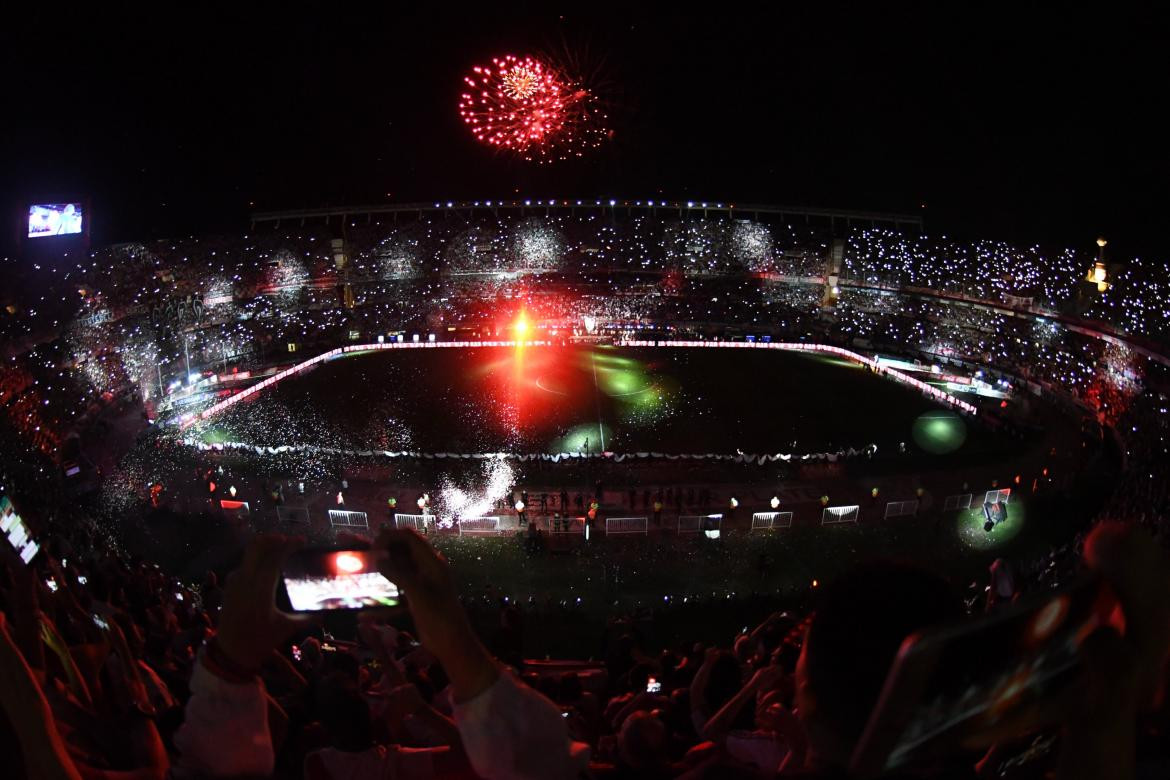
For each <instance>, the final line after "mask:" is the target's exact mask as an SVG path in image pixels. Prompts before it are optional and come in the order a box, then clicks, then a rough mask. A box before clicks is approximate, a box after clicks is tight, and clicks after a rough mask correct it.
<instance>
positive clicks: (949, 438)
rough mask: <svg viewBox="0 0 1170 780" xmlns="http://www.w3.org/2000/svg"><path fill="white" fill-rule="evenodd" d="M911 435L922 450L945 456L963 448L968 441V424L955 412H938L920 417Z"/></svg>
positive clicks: (915, 422)
mask: <svg viewBox="0 0 1170 780" xmlns="http://www.w3.org/2000/svg"><path fill="white" fill-rule="evenodd" d="M911 434H912V435H913V436H914V441H915V443H917V444H918V446H919V447H921V448H922V449H924V450H926V451H927V452H930V453H934V454H935V455H945V454H946V453H948V452H954V451H955V450H957V449H959V448H960V447H962V446H963V442H965V441H966V440H967V424H966V423H964V422H963V418H961V417H959V415H957V414H955V413H954V412H948V411H944V410H937V411H932V412H926V413H925V414H922V415H920V416H919V417H918V419H917V420H915V421H914V426H913V428H912V429H911Z"/></svg>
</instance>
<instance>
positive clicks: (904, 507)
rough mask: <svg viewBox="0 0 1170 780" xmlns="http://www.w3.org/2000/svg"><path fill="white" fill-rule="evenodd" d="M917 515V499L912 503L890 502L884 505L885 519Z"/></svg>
mask: <svg viewBox="0 0 1170 780" xmlns="http://www.w3.org/2000/svg"><path fill="white" fill-rule="evenodd" d="M917 514H918V499H914V500H912V501H891V502H890V503H888V504H886V516H885V519H886V520H889V519H890V518H891V517H914V516H916V515H917Z"/></svg>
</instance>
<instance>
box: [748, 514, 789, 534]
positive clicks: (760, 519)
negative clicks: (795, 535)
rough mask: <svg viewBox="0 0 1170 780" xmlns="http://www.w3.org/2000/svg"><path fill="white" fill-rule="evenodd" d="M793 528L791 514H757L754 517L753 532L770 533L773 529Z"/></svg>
mask: <svg viewBox="0 0 1170 780" xmlns="http://www.w3.org/2000/svg"><path fill="white" fill-rule="evenodd" d="M791 527H792V513H791V512H756V513H755V514H754V515H752V530H753V531H770V530H771V529H773V528H791Z"/></svg>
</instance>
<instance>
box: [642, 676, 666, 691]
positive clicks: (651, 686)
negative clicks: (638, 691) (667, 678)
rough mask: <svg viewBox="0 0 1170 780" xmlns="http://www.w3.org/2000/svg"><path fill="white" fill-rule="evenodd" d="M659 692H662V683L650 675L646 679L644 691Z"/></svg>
mask: <svg viewBox="0 0 1170 780" xmlns="http://www.w3.org/2000/svg"><path fill="white" fill-rule="evenodd" d="M661 692H662V683H660V682H658V680H655V679H654V678H653V677H650V678H648V679H647V680H646V693H661Z"/></svg>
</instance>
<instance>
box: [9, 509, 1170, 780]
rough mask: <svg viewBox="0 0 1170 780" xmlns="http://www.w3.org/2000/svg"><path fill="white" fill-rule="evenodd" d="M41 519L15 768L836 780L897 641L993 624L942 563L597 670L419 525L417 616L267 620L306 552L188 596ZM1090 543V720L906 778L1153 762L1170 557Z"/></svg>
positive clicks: (1085, 712)
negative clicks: (474, 601)
mask: <svg viewBox="0 0 1170 780" xmlns="http://www.w3.org/2000/svg"><path fill="white" fill-rule="evenodd" d="M48 527H50V528H51V529H52V531H53V533H52V536H51V540H50V542H49V543H48V544H47V545H46V547H45V549H44V551H43V553H42V555H41V556H40V557H39V559H38V560H36V561H34V564H33V565H25V564H23V563H22V562H20V561H19V560H17V559H16V558H15V557H14V556H12V555H11V554H10V553H9V552H8V550H7V549H5V550H3V552H2V553H0V554H2V555H3V556H4V566H3V567H0V585H2V587H0V683H2V684H0V705H2V712H3V717H4V718H5V719H6V721H7V723H5V724H3V727H2V728H0V739H3V740H4V742H5V747H6V751H5V755H6V756H8V758H7V759H6V760H7V762H8V763H7V767H8V771H9V772H10V776H13V777H22V776H27V777H38V778H41V777H76V778H80V777H123V776H134V777H159V778H161V777H176V778H186V777H191V778H199V777H266V776H276V777H294V778H295V777H304V778H314V779H316V778H351V779H353V780H358V779H360V778H385V777H408V778H426V777H483V778H577V777H587V776H588V777H598V778H606V777H612V778H626V777H630V778H633V777H638V778H643V777H651V778H654V777H661V778H665V777H691V778H707V777H711V778H714V777H744V778H753V777H754V778H765V777H788V776H791V777H842V776H845V774H844V770H845V768H846V767H847V766H848V765H849V762H850V759H851V755H852V751H853V748H854V746H855V745H856V744H857V742H858V740H859V739H860V737H861V734H862V731H863V730H864V728H865V726H866V723H867V721H868V719H869V717H870V712H871V710H872V709H873V707H874V705H875V703H876V701H877V699H878V696H879V694H880V693H881V690H882V686H883V682H884V679H885V676H886V672H887V670H888V668H889V666H890V663H891V661H892V660H893V658H894V656H895V654H896V653H897V651H898V648H899V646H900V645H901V643H902V640H903V639H904V638H905V636H907V635H908V634H910V633H912V632H914V631H917V630H920V629H923V628H926V627H930V626H933V625H937V624H940V623H945V622H948V621H955V620H961V619H963V615H964V614H965V613H966V612H969V611H974V612H975V613H978V612H980V611H981V610H982V609H983V608H984V604H983V602H980V603H979V604H978V605H976V606H975V607H974V608H973V609H972V606H971V605H970V604H969V605H968V606H967V607H966V608H965V607H964V605H963V601H962V599H961V598H960V596H959V594H958V593H956V592H955V591H954V590H953V588H952V586H951V585H950V584H949V583H947V582H946V581H945V580H943V579H941V578H939V577H938V576H937V575H935V574H932V573H930V572H928V571H925V570H920V569H917V568H913V567H910V566H907V565H904V564H893V563H871V564H865V565H862V566H859V567H857V568H855V569H853V570H851V571H849V572H847V573H846V574H844V575H842V576H840V577H839V578H837V579H836V580H835V581H834V582H832V583H829V584H828V585H827V587H825V588H824V589H823V591H822V592H820V593H819V595H818V597H817V598H816V599H815V601H814V602H813V604H812V609H811V610H800V611H796V612H783V611H781V612H771V613H769V612H768V611H766V610H764V611H762V612H761V613H759V614H757V620H756V622H755V623H754V624H752V625H750V626H748V627H747V628H745V630H744V631H742V632H740V633H738V634H736V635H734V636H728V637H726V639H725V640H724V641H722V642H715V643H711V644H704V643H702V642H695V641H690V640H678V639H673V640H671V641H667V642H665V643H662V642H657V643H655V642H654V641H652V640H650V639H648V638H647V637H646V636H645V635H643V634H642V633H641V632H640V630H639V628H638V625H637V623H636V622H629V621H626V620H623V619H618V620H615V621H614V622H613V623H611V625H610V630H609V631H608V632H607V637H606V639H605V642H604V645H603V646H601V647H598V648H597V657H598V659H599V660H598V661H597V662H570V661H563V662H554V661H552V660H545V661H527V660H525V659H524V657H523V654H522V652H521V647H522V642H521V635H522V634H523V632H524V631H525V630H526V628H525V624H524V620H525V618H524V615H523V614H522V613H521V611H520V610H519V609H518V608H517V607H515V606H512V605H509V604H506V603H501V604H500V610H499V616H500V627H499V630H498V631H496V632H495V633H494V636H491V637H482V638H481V636H480V635H479V634H478V633H477V632H476V631H475V630H474V629H473V627H472V623H471V621H470V620H469V619H468V617H467V615H466V613H465V612H464V608H463V606H462V605H461V599H460V594H458V593H457V592H456V588H455V586H454V584H453V579H452V577H451V573H450V571H449V570H448V567H447V564H446V563H445V561H444V560H443V559H442V557H441V556H439V555H438V554H437V553H435V552H434V551H433V550H432V549H431V547H430V546H429V545H428V543H427V542H426V541H425V540H424V539H423V538H422V537H419V536H417V535H416V534H414V533H413V532H401V531H398V532H396V531H389V532H383V533H382V534H381V535H380V536H379V538H378V539H376V540H374V541H373V545H374V547H375V549H377V550H380V551H381V554H382V555H383V556H384V557H383V558H382V560H383V561H384V563H383V564H382V567H383V571H384V572H385V573H386V574H387V576H389V577H391V578H393V579H394V580H395V581H396V582H398V583H400V584H401V585H402V586H403V587H404V589H405V591H406V592H407V593H408V595H409V598H408V610H409V615H408V616H407V615H403V614H393V613H391V614H387V613H384V612H366V613H361V614H360V615H359V616H358V617H357V619H356V620H347V621H327V622H325V623H322V622H321V621H319V620H315V619H312V618H311V617H308V616H305V615H300V614H290V613H287V612H284V611H281V610H280V609H278V607H277V599H276V592H277V582H278V579H279V576H278V575H279V571H280V568H281V565H282V562H283V560H284V559H285V557H286V556H287V555H288V554H289V553H290V552H291V551H292V550H294V549H295V548H296V547H297V544H298V543H297V542H296V540H292V539H288V538H285V537H273V536H260V537H256V538H255V539H254V540H253V541H252V542H251V544H250V545H249V547H248V548H247V550H246V551H245V552H244V555H243V559H242V561H241V562H240V564H239V565H238V566H237V567H236V569H235V571H234V572H233V573H232V574H231V575H230V576H228V577H227V579H226V580H223V581H222V582H221V581H220V580H219V579H218V578H217V577H216V576H215V575H214V574H210V573H209V574H208V575H207V576H206V577H205V578H204V580H203V581H202V582H200V583H183V582H180V581H178V580H176V579H174V578H172V577H170V576H168V575H167V574H166V573H165V572H163V571H160V570H159V569H158V567H157V566H155V565H153V564H151V563H149V562H146V561H141V560H135V559H133V558H129V557H126V556H125V555H124V554H122V553H120V552H119V550H118V549H117V548H116V547H113V546H110V545H109V543H108V541H107V540H106V539H105V537H104V535H103V534H102V533H101V531H100V530H98V529H97V528H96V527H94V526H92V525H91V524H90V523H88V522H87V520H86V518H85V517H84V516H81V515H80V514H79V513H77V512H76V511H75V510H72V509H69V508H64V509H62V510H61V513H60V514H59V515H56V516H53V517H51V518H49V519H48ZM359 541H360V540H358V539H356V538H355V539H353V540H351V542H359ZM367 543H368V542H367ZM1077 552H1078V554H1079V556H1083V559H1084V561H1085V563H1083V564H1081V566H1082V567H1084V566H1087V567H1088V568H1089V569H1092V570H1094V571H1096V572H1097V573H1098V574H1099V575H1100V576H1103V577H1104V578H1106V579H1107V580H1108V581H1109V582H1110V583H1111V585H1112V586H1113V588H1114V591H1115V592H1116V593H1117V595H1118V597H1119V598H1120V601H1121V608H1122V609H1123V610H1124V615H1125V628H1124V633H1123V634H1122V635H1120V636H1119V635H1117V634H1114V633H1112V629H1105V632H1106V633H1101V634H1100V635H1099V636H1098V635H1094V639H1093V641H1091V642H1088V643H1086V645H1085V647H1084V649H1083V651H1082V661H1081V663H1082V668H1083V673H1082V675H1081V677H1080V678H1078V679H1077V681H1076V682H1075V683H1073V686H1074V687H1073V696H1072V698H1070V699H1069V701H1072V702H1075V704H1072V705H1069V706H1067V707H1066V708H1065V709H1064V710H1062V714H1061V717H1060V718H1058V719H1055V720H1044V721H1040V722H1033V721H1027V724H1028V725H1027V726H1014V727H1013V726H1012V725H1011V724H1010V723H1009V724H1007V725H1004V726H1003V727H1002V728H1000V729H999V730H998V731H997V732H996V733H995V735H994V739H990V738H988V739H986V740H985V741H984V742H982V743H976V744H971V745H966V746H964V747H959V746H957V745H956V746H955V747H953V748H952V749H951V751H950V752H949V753H948V754H947V755H946V756H944V757H943V759H942V760H941V761H939V760H938V758H937V757H935V758H932V759H931V761H930V763H928V764H926V765H921V766H913V765H912V766H908V767H904V768H903V769H904V770H905V771H910V772H912V775H913V776H916V777H954V776H956V775H965V776H977V775H978V776H986V777H992V776H996V777H998V776H1010V777H1044V776H1052V773H1053V772H1055V776H1057V777H1062V778H1063V777H1132V776H1135V774H1134V773H1135V772H1136V771H1138V769H1139V768H1140V769H1141V770H1144V771H1147V772H1154V773H1156V772H1158V771H1161V769H1164V767H1165V762H1166V761H1167V760H1168V759H1170V756H1168V754H1167V752H1166V750H1165V745H1164V744H1163V743H1162V742H1160V741H1159V740H1158V739H1157V736H1158V734H1160V733H1163V732H1162V729H1163V728H1164V725H1165V723H1166V721H1165V715H1166V712H1165V710H1164V709H1163V706H1164V705H1163V704H1162V700H1161V699H1160V692H1161V691H1162V690H1163V689H1164V687H1165V684H1166V681H1165V679H1164V678H1163V676H1162V672H1163V668H1162V662H1163V660H1164V659H1165V654H1166V650H1167V643H1168V640H1170V614H1168V613H1167V611H1168V610H1170V607H1168V606H1167V605H1168V604H1170V570H1168V569H1167V562H1166V560H1165V559H1164V557H1162V553H1161V552H1160V551H1159V548H1157V547H1156V546H1154V545H1152V544H1151V543H1150V542H1149V541H1148V539H1147V537H1145V536H1144V535H1143V533H1142V532H1141V531H1140V530H1139V529H1136V528H1134V527H1132V526H1129V527H1125V526H1120V525H1117V524H1104V525H1102V526H1100V527H1099V528H1098V529H1096V530H1095V531H1094V532H1093V533H1092V534H1091V535H1090V536H1089V537H1088V538H1087V539H1086V540H1085V541H1084V543H1083V544H1082V545H1079V546H1078V549H1077ZM1035 571H1037V567H1028V566H1020V567H1018V569H1017V572H1016V573H1013V572H1012V570H1011V567H1009V566H1008V565H1007V564H1006V563H1005V562H1002V561H997V562H996V564H995V565H994V566H993V567H992V571H991V573H990V575H991V576H990V578H989V585H988V590H989V592H991V593H992V594H994V597H993V598H988V599H987V601H986V603H987V607H986V608H987V609H991V610H994V609H997V608H999V606H998V605H999V604H1001V603H1003V602H1005V601H1011V600H1012V599H1013V598H1015V597H1017V596H1019V595H1020V594H1021V593H1022V592H1026V591H1027V590H1029V588H1030V587H1032V588H1035V587H1043V586H1045V585H1046V583H1045V580H1044V579H1043V577H1042V576H1039V574H1034V573H1033V572H1035ZM1038 571H1039V572H1040V574H1043V573H1044V572H1045V571H1047V567H1045V568H1040V569H1039V570H1038ZM714 608H716V609H718V608H719V607H718V606H716V607H714ZM967 619H972V618H970V617H969V618H967ZM531 628H532V627H531V626H530V627H529V629H531ZM537 628H539V626H537ZM489 647H490V649H489ZM956 673H957V672H956ZM988 748H990V750H989V749H988ZM1009 769H1010V770H1011V771H1008V770H1009Z"/></svg>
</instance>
